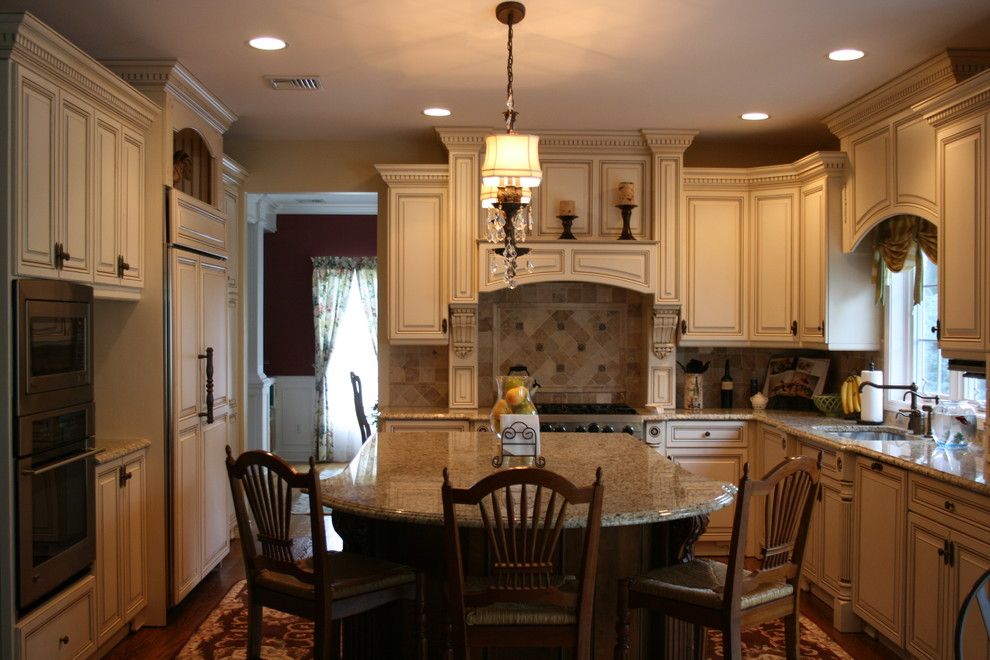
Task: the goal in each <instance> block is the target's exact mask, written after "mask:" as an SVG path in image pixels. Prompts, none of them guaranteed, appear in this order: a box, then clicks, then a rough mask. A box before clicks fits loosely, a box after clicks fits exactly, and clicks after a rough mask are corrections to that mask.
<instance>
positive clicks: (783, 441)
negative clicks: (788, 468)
mask: <svg viewBox="0 0 990 660" xmlns="http://www.w3.org/2000/svg"><path fill="white" fill-rule="evenodd" d="M780 448H781V449H783V450H784V451H787V438H781V439H780Z"/></svg>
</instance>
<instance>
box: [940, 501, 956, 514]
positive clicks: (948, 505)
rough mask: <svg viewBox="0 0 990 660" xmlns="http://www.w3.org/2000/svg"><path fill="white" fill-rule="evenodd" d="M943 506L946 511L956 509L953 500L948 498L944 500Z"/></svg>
mask: <svg viewBox="0 0 990 660" xmlns="http://www.w3.org/2000/svg"><path fill="white" fill-rule="evenodd" d="M943 506H944V507H945V510H946V511H955V510H956V505H955V504H954V503H953V502H950V501H949V500H946V501H945V504H944V505H943Z"/></svg>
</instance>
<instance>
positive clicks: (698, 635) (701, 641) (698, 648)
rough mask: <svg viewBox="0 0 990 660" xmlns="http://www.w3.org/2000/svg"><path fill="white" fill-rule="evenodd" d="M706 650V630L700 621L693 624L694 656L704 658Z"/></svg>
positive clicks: (703, 659)
mask: <svg viewBox="0 0 990 660" xmlns="http://www.w3.org/2000/svg"><path fill="white" fill-rule="evenodd" d="M707 650H708V630H707V629H706V628H705V627H704V626H703V625H701V624H700V623H696V624H694V657H695V658H698V659H699V660H705V657H706V655H705V652H706V651H707Z"/></svg>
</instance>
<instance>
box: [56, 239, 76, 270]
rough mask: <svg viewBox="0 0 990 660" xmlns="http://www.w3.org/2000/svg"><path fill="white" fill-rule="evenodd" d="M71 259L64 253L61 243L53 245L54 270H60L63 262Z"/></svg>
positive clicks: (70, 256) (69, 255)
mask: <svg viewBox="0 0 990 660" xmlns="http://www.w3.org/2000/svg"><path fill="white" fill-rule="evenodd" d="M71 258H72V255H71V254H69V253H68V252H66V251H65V246H64V245H62V244H61V243H56V244H55V268H57V269H58V270H61V269H62V266H64V265H65V262H66V261H68V260H69V259H71Z"/></svg>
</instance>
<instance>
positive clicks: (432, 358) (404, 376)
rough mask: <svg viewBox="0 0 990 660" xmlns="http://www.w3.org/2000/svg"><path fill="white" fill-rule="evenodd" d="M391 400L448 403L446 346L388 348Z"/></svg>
mask: <svg viewBox="0 0 990 660" xmlns="http://www.w3.org/2000/svg"><path fill="white" fill-rule="evenodd" d="M389 351H390V352H389V370H388V378H389V404H390V405H393V406H423V407H426V406H429V407H440V408H446V407H447V347H446V346H401V345H395V344H393V345H392V346H390V348H389Z"/></svg>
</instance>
